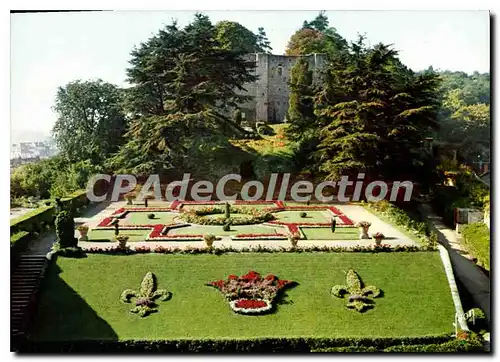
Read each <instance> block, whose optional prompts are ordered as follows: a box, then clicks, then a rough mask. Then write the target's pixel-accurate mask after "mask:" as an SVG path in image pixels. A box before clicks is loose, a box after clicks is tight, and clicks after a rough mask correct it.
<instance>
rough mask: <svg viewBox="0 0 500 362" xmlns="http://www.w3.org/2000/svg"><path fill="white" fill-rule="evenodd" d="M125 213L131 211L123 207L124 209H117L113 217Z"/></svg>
mask: <svg viewBox="0 0 500 362" xmlns="http://www.w3.org/2000/svg"><path fill="white" fill-rule="evenodd" d="M125 211H129V210H125V208H123V207H122V208H119V209H116V210H115V212H114V213H113V214H112V215H118V214H123V213H124V212H125Z"/></svg>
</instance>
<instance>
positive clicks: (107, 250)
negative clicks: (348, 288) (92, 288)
mask: <svg viewBox="0 0 500 362" xmlns="http://www.w3.org/2000/svg"><path fill="white" fill-rule="evenodd" d="M84 250H85V252H86V253H90V254H124V253H125V254H139V253H148V252H154V253H157V254H215V255H221V254H225V253H269V254H272V253H315V252H321V253H411V252H423V251H436V248H435V247H431V246H416V245H397V246H391V245H388V244H381V245H374V244H372V245H367V246H360V245H356V246H352V247H345V246H316V245H312V246H306V247H295V248H291V247H285V246H280V247H272V248H266V247H263V246H262V245H258V246H257V247H245V248H234V247H227V246H226V247H218V248H215V247H214V248H205V247H194V246H193V247H184V248H179V247H170V246H161V245H158V246H155V247H154V248H151V247H149V246H137V247H136V248H135V249H130V248H128V249H126V250H123V249H120V248H118V247H115V246H110V247H90V248H86V247H85V248H84Z"/></svg>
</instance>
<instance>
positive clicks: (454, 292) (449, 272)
mask: <svg viewBox="0 0 500 362" xmlns="http://www.w3.org/2000/svg"><path fill="white" fill-rule="evenodd" d="M437 247H438V250H439V255H440V256H441V260H442V261H443V266H444V271H445V272H446V277H447V278H448V284H449V285H450V291H451V297H452V298H453V304H455V313H456V316H457V319H458V324H460V329H462V330H464V331H468V330H469V327H468V326H467V322H466V320H465V318H464V309H463V308H462V301H461V300H460V294H458V288H457V284H456V283H455V276H454V275H453V267H452V266H451V261H450V255H449V254H448V250H446V248H445V247H444V246H443V245H441V244H438V246H437Z"/></svg>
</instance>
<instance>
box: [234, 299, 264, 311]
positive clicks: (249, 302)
mask: <svg viewBox="0 0 500 362" xmlns="http://www.w3.org/2000/svg"><path fill="white" fill-rule="evenodd" d="M235 306H236V308H243V309H257V308H264V307H267V303H266V302H264V301H263V300H254V299H240V300H238V301H237V302H236V304H235Z"/></svg>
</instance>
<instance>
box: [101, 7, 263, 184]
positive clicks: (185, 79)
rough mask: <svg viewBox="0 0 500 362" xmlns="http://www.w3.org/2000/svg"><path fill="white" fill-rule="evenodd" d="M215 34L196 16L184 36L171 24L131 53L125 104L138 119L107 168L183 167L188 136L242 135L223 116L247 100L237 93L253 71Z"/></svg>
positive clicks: (190, 140)
mask: <svg viewBox="0 0 500 362" xmlns="http://www.w3.org/2000/svg"><path fill="white" fill-rule="evenodd" d="M216 35H217V34H216V28H215V27H214V26H213V25H212V23H211V22H210V19H209V18H208V17H207V16H206V15H203V14H196V15H195V18H194V20H193V22H191V23H190V24H188V25H187V26H186V27H185V28H184V29H179V28H178V27H177V25H176V24H175V23H173V24H172V25H170V26H168V27H166V28H165V30H162V31H160V32H159V33H158V34H157V35H155V36H153V37H152V38H150V39H149V40H148V41H147V42H145V43H144V44H141V47H140V48H139V49H138V50H137V49H136V50H134V51H133V52H132V61H131V64H132V67H131V68H130V69H129V70H128V75H129V81H130V82H131V83H132V84H133V86H132V87H131V89H129V91H128V98H129V100H130V102H129V105H130V111H131V113H133V114H134V118H135V119H134V120H133V122H132V123H131V126H130V128H129V131H128V133H127V135H126V137H127V139H128V142H127V143H126V144H125V145H124V146H122V147H121V149H120V151H119V152H118V153H117V154H116V155H115V156H114V157H113V158H112V159H111V161H110V164H111V165H112V167H113V168H114V169H115V170H117V169H118V170H120V171H122V172H134V173H138V174H147V173H149V172H158V173H161V172H162V171H164V170H165V169H169V168H182V167H183V165H185V163H186V153H187V151H188V150H189V148H190V147H191V146H192V144H193V141H194V139H193V137H206V136H208V135H214V134H215V135H217V134H219V135H226V136H231V135H234V134H235V133H244V132H245V131H244V130H243V129H242V128H241V127H240V126H239V125H238V124H236V123H235V122H234V121H233V120H231V118H230V117H226V116H224V114H223V113H224V111H228V110H230V109H234V108H235V107H236V106H237V105H238V104H240V103H241V102H242V101H245V100H246V99H248V97H245V96H242V95H239V94H237V91H238V90H242V89H243V85H244V84H247V83H251V82H253V81H254V80H255V79H256V77H255V75H253V74H252V70H253V68H254V66H255V64H254V63H253V62H250V61H247V60H245V59H244V58H243V56H242V55H243V54H241V52H239V51H234V50H232V49H225V48H224V47H223V46H222V45H221V44H220V42H219V41H218V40H217V36H216ZM221 69H223V70H224V71H223V72H222V71H221Z"/></svg>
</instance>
